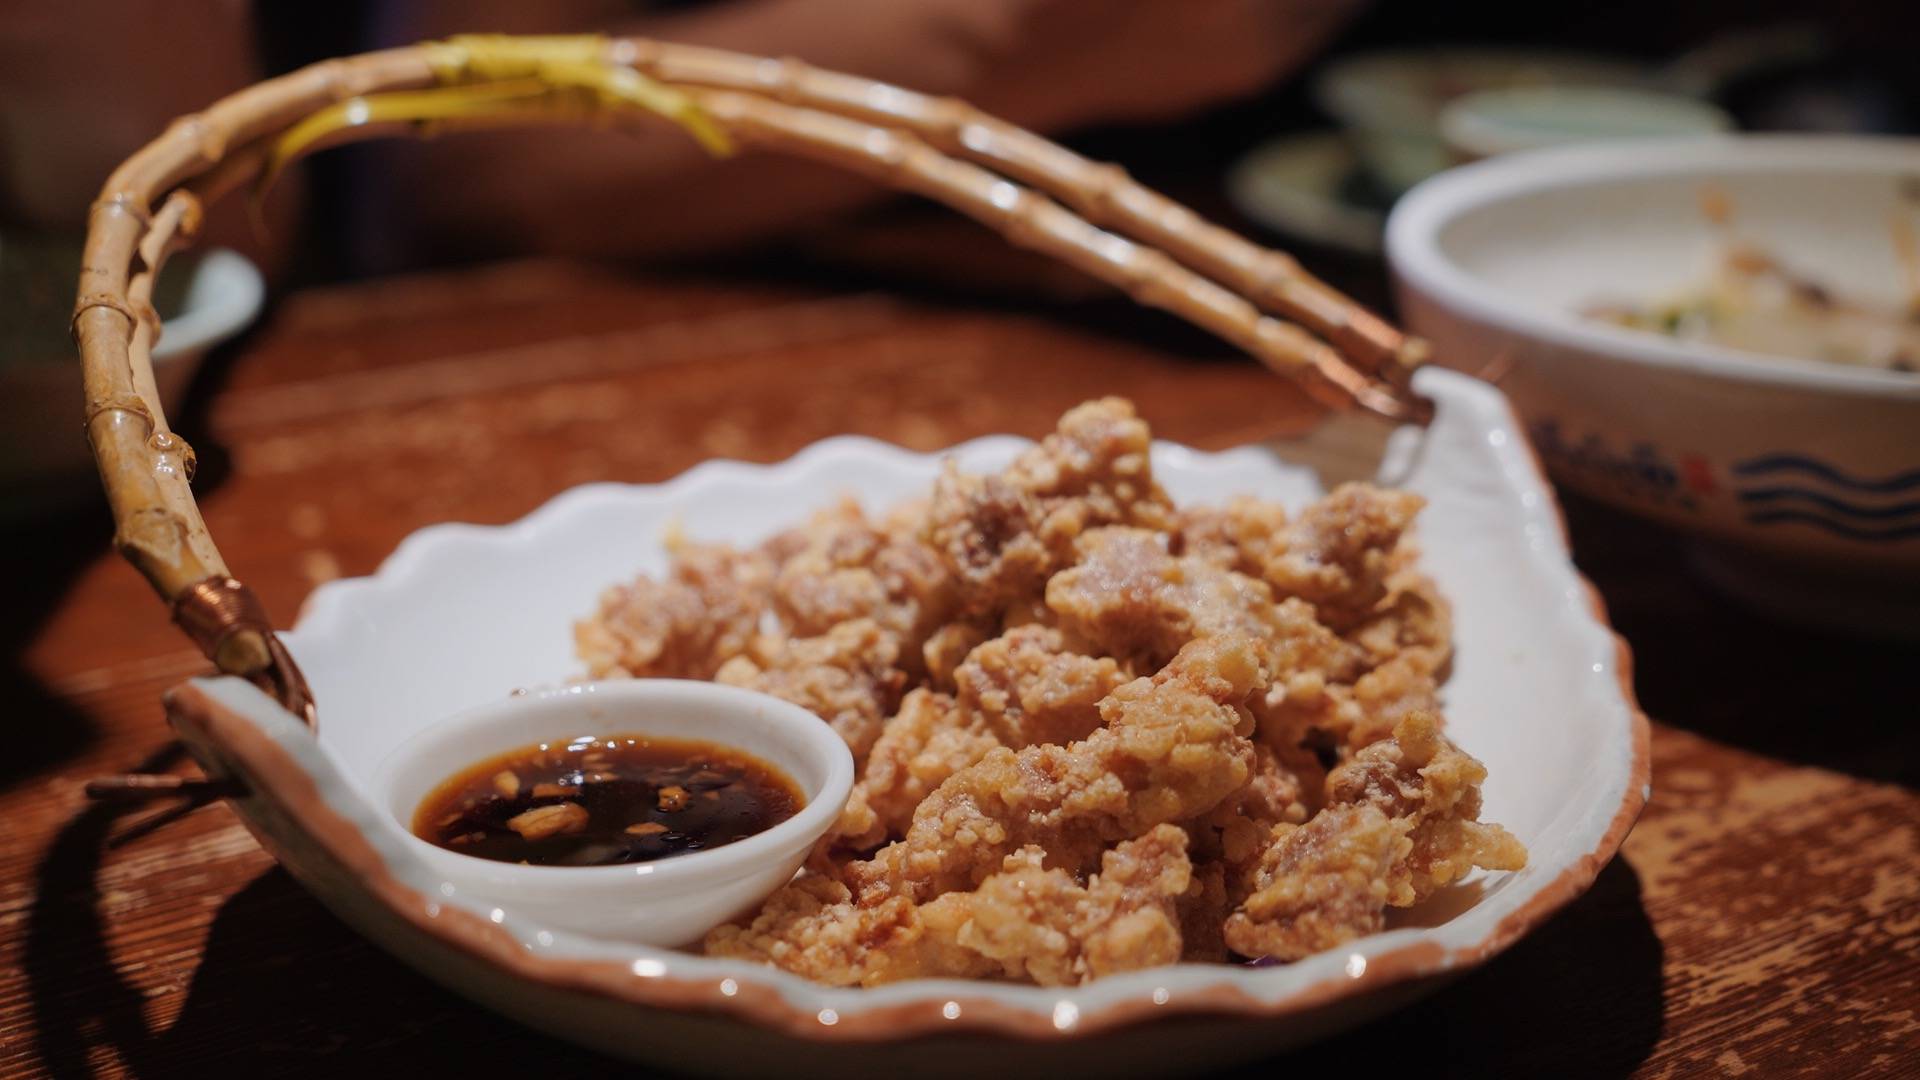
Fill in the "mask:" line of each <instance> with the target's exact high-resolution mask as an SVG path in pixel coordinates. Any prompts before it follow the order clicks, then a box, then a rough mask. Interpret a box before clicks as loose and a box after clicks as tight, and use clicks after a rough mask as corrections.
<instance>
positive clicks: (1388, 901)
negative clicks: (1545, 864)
mask: <svg viewBox="0 0 1920 1080" xmlns="http://www.w3.org/2000/svg"><path fill="white" fill-rule="evenodd" d="M1486 775H1487V770H1486V769H1485V768H1484V767H1483V766H1482V765H1481V764H1480V763H1479V762H1478V761H1475V760H1474V759H1473V758H1471V757H1469V756H1468V755H1467V754H1465V753H1463V752H1462V751H1461V750H1460V749H1459V748H1458V747H1456V746H1454V745H1453V744H1452V743H1451V742H1448V741H1447V740H1446V738H1445V737H1443V736H1442V735H1441V734H1440V730H1439V726H1438V723H1437V721H1436V719H1435V718H1434V716H1433V715H1432V714H1430V713H1424V712H1413V713H1409V714H1408V715H1407V716H1406V717H1405V718H1403V719H1402V720H1401V721H1400V723H1399V725H1398V726H1396V727H1395V728H1394V729H1393V734H1392V736H1391V737H1389V738H1387V739H1384V740H1382V741H1380V742H1378V743H1375V744H1374V745H1372V746H1370V747H1367V748H1366V749H1364V750H1362V751H1360V752H1359V753H1358V754H1356V755H1355V756H1354V758H1353V760H1352V761H1350V762H1348V763H1347V764H1345V765H1342V766H1340V767H1339V768H1338V769H1335V770H1334V771H1333V772H1332V773H1331V774H1329V775H1328V777H1327V796H1328V801H1329V803H1330V805H1329V806H1328V807H1327V808H1326V809H1325V810H1322V811H1321V812H1320V813H1318V814H1316V815H1314V817H1313V818H1312V820H1310V821H1308V822H1307V823H1306V824H1305V825H1297V826H1296V825H1290V824H1283V825H1279V826H1276V827H1275V828H1274V830H1273V834H1272V839H1271V843H1270V846H1269V847H1268V848H1267V850H1266V851H1265V852H1264V853H1263V854H1262V855H1261V857H1260V861H1259V864H1258V865H1257V866H1256V867H1254V869H1253V872H1252V874H1251V875H1250V877H1249V878H1248V879H1247V880H1246V881H1245V888H1244V891H1245V892H1246V894H1247V896H1246V899H1245V900H1244V901H1243V902H1242V903H1241V905H1240V907H1239V910H1237V911H1236V912H1234V914H1233V915H1232V916H1230V917H1229V918H1228V919H1227V924H1226V939H1227V944H1228V945H1229V946H1230V947H1231V948H1232V949H1233V951H1235V952H1237V953H1240V954H1241V955H1243V956H1272V957H1275V958H1276V959H1281V960H1297V959H1299V958H1300V957H1302V956H1308V955H1311V954H1312V953H1316V952H1319V951H1321V950H1323V949H1329V948H1332V947H1334V946H1336V945H1339V944H1341V943H1342V942H1345V941H1348V940H1351V939H1353V938H1356V937H1359V936H1361V935H1363V934H1371V933H1374V932H1376V931H1378V930H1379V929H1380V928H1381V927H1382V926H1383V925H1384V924H1385V918H1386V909H1387V908H1388V907H1390V906H1391V907H1407V906H1409V905H1412V904H1416V903H1419V902H1420V901H1422V900H1425V899H1426V898H1427V897H1429V896H1431V895H1433V893H1434V892H1435V891H1437V890H1438V889H1440V888H1441V887H1443V886H1445V885H1448V884H1451V883H1452V882H1454V881H1457V880H1459V879H1460V877H1462V876H1463V875H1464V874H1466V873H1467V871H1469V870H1471V869H1473V868H1474V867H1475V866H1479V867H1484V868H1486V869H1489V870H1518V869H1520V868H1521V867H1522V866H1525V865H1526V851H1525V850H1524V849H1523V848H1522V847H1521V846H1520V843H1519V841H1517V840H1515V839H1514V838H1513V836H1512V835H1511V834H1509V833H1508V832H1507V831H1506V830H1505V829H1502V828H1501V827H1500V826H1498V825H1490V824H1484V823H1482V822H1480V821H1478V820H1476V819H1477V817H1478V816H1479V813H1480V783H1481V781H1482V780H1484V779H1486Z"/></svg>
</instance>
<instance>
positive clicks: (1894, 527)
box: [1387, 135, 1920, 631]
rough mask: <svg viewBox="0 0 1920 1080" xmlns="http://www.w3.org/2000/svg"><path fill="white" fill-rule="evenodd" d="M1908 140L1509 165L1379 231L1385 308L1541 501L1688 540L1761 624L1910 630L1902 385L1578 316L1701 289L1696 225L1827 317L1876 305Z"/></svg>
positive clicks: (1596, 149)
mask: <svg viewBox="0 0 1920 1080" xmlns="http://www.w3.org/2000/svg"><path fill="white" fill-rule="evenodd" d="M1916 176H1920V141H1915V140H1901V139H1878V138H1852V137H1810V136H1735V135H1720V136H1706V137H1700V138H1682V139H1655V140H1646V141H1625V142H1607V143H1594V144H1583V145H1579V146H1572V147H1559V148H1554V149H1549V150H1540V151H1532V152H1525V153H1519V154H1511V155H1507V156H1504V157H1499V158H1493V159H1489V160H1487V161H1482V162H1478V163H1476V164H1473V165H1468V166H1465V167H1462V168H1459V169H1454V170H1451V171H1449V172H1446V173H1444V174H1442V175H1440V176H1436V177H1434V178H1433V179H1431V180H1429V181H1427V182H1426V183H1424V184H1422V185H1420V186H1419V187H1418V188H1415V189H1414V190H1413V191H1412V192H1410V193H1409V194H1408V195H1407V196H1406V197H1405V198H1404V199H1402V200H1401V201H1400V203H1399V205H1398V206H1396V207H1395V209H1394V212H1393V215H1392V217H1391V218H1390V219H1389V221H1388V225H1387V253H1388V258H1389V260H1390V261H1391V263H1392V267H1393V272H1394V277H1395V285H1396V289H1397V292H1398V299H1399V304H1400V311H1401V313H1402V315H1403V317H1404V318H1405V320H1406V322H1407V324H1408V325H1409V327H1410V328H1411V329H1412V330H1414V331H1415V332H1416V333H1418V334H1420V335H1422V336H1424V337H1426V338H1427V339H1428V340H1430V341H1431V342H1432V343H1433V346H1434V352H1435V355H1436V357H1437V358H1438V359H1439V360H1440V362H1442V363H1444V364H1446V365H1448V366H1450V367H1456V368H1460V369H1463V370H1467V371H1479V372H1487V373H1489V375H1490V376H1492V377H1495V378H1497V379H1498V381H1499V384H1500V388H1501V389H1502V390H1504V391H1506V393H1507V395H1508V396H1509V397H1510V398H1511V399H1512V401H1513V403H1514V406H1515V408H1516V409H1517V410H1518V411H1519V413H1520V415H1521V417H1522V418H1523V419H1524V420H1525V422H1526V424H1527V427H1528V431H1529V434H1530V435H1531V436H1532V439H1533V442H1534V445H1535V447H1536V448H1537V449H1538V451H1539V453H1540V455H1541V457H1542V459H1543V460H1544V461H1545V463H1546V465H1547V467H1548V469H1549V470H1550V471H1551V472H1552V473H1553V476H1554V478H1555V479H1556V480H1558V481H1559V482H1560V483H1562V484H1565V485H1567V486H1569V487H1572V488H1575V489H1577V490H1579V491H1581V492H1583V493H1585V494H1587V495H1590V496H1593V497H1595V498H1598V499H1601V500H1604V501H1607V502H1610V503H1613V504H1614V505H1616V506H1620V507H1623V508H1625V509H1628V510H1632V511H1635V512H1637V513H1641V514H1644V515H1646V516H1648V517H1651V518H1655V519H1658V520H1660V521H1663V522H1666V523H1667V524H1669V525H1673V526H1675V527H1677V528H1680V529H1684V530H1686V531H1688V532H1692V533H1695V534H1698V535H1700V536H1702V537H1704V538H1707V539H1709V540H1711V541H1712V543H1711V545H1710V546H1707V547H1703V548H1700V549H1699V554H1700V555H1702V556H1703V557H1704V558H1703V561H1702V564H1701V565H1702V566H1703V568H1705V569H1706V570H1708V572H1709V573H1710V574H1712V576H1714V577H1715V578H1716V580H1718V581H1719V582H1720V583H1721V584H1723V585H1726V586H1728V587H1730V588H1732V589H1733V590H1734V591H1736V592H1739V593H1741V594H1743V595H1745V596H1746V597H1747V598H1748V599H1749V600H1751V601H1753V602H1755V603H1757V604H1758V605H1759V606H1761V607H1764V608H1769V609H1772V610H1774V611H1776V612H1777V613H1780V614H1784V615H1790V616H1793V617H1796V618H1802V619H1811V620H1812V621H1819V622H1828V623H1835V624H1840V625H1846V626H1849V627H1852V628H1855V629H1873V628H1876V627H1879V628H1891V629H1894V630H1896V631H1898V630H1899V629H1900V628H1901V627H1902V626H1906V627H1909V628H1911V627H1912V626H1914V625H1920V623H1916V621H1915V619H1914V614H1915V612H1916V611H1920V374H1911V373H1902V372H1895V371H1882V370H1873V369H1867V368H1860V367H1850V366H1846V365H1841V364H1834V363H1827V362H1822V361H1819V360H1795V359H1791V358H1782V357H1773V356H1759V355H1755V354H1752V353H1748V352H1743V351H1739V350H1735V349H1731V348H1725V347H1721V346H1716V345H1711V344H1705V343H1700V342H1692V341H1679V340H1675V339H1672V338H1668V337H1664V336H1662V335H1659V334H1655V333H1649V332H1645V331H1640V330H1634V329H1629V328H1625V327H1620V326H1615V325H1611V324H1609V323H1604V322H1601V321H1598V320H1596V319H1593V318H1591V317H1589V316H1587V315H1585V314H1583V312H1584V311H1586V310H1587V309H1589V308H1591V307H1592V306H1593V305H1595V304H1599V303H1609V302H1611V303H1620V302H1640V301H1649V302H1657V301H1660V300H1662V299H1664V298H1667V297H1669V296H1671V295H1673V294H1674V293H1676V292H1682V291H1685V290H1687V289H1690V288H1697V287H1698V286H1699V285H1701V284H1703V283H1705V282H1706V281H1707V280H1708V279H1709V278H1710V276H1711V275H1712V273H1713V272H1714V270H1715V268H1716V265H1717V263H1718V261H1719V260H1720V258H1721V257H1722V254H1723V252H1724V245H1725V240H1724V238H1723V237H1722V236H1721V235H1719V234H1717V233H1716V231H1715V229H1714V227H1713V225H1712V223H1711V222H1709V221H1708V220H1707V217H1706V214H1705V212H1704V211H1703V209H1702V193H1703V192H1704V191H1706V190H1707V189H1708V188H1709V187H1712V188H1716V189H1718V190H1719V191H1720V192H1723V193H1725V195H1726V196H1727V197H1728V198H1729V199H1730V201H1731V204H1732V208H1733V219H1732V227H1733V232H1734V234H1735V235H1736V236H1737V237H1738V238H1739V239H1740V240H1741V241H1742V242H1744V243H1747V244H1752V245H1755V246H1758V247H1760V248H1761V249H1763V250H1765V251H1767V252H1769V253H1771V254H1773V255H1774V256H1776V257H1778V258H1780V259H1781V260H1783V261H1784V262H1785V263H1786V265H1787V266H1788V267H1790V268H1791V269H1793V270H1794V271H1796V272H1798V273H1800V274H1803V275H1805V276H1807V277H1809V278H1811V279H1812V280H1814V281H1817V282H1820V283H1822V284H1823V285H1824V286H1826V287H1827V288H1828V289H1829V290H1830V291H1832V293H1833V294H1834V295H1836V296H1839V297H1841V298H1844V299H1849V300H1855V301H1858V302H1862V303H1870V304H1875V305H1880V306H1885V307H1890V308H1898V307H1899V306H1900V305H1902V304H1904V303H1905V302H1907V300H1908V299H1909V298H1908V297H1907V296H1905V295H1904V294H1903V290H1904V289H1905V287H1906V276H1905V274H1904V272H1903V268H1902V267H1901V266H1900V264H1899V262H1898V259H1897V256H1896V252H1895V247H1894V238H1893V228H1892V221H1893V218H1894V216H1895V215H1896V214H1902V213H1906V214H1913V213H1916V210H1915V208H1914V207H1913V206H1912V205H1911V203H1910V201H1909V200H1908V198H1907V196H1906V195H1905V194H1904V193H1903V186H1905V185H1910V184H1911V183H1912V182H1913V178H1914V177H1916Z"/></svg>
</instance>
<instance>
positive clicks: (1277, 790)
mask: <svg viewBox="0 0 1920 1080" xmlns="http://www.w3.org/2000/svg"><path fill="white" fill-rule="evenodd" d="M1317 764H1318V763H1317V762H1311V761H1310V760H1309V761H1308V762H1305V763H1301V765H1299V766H1296V765H1292V764H1289V763H1287V762H1285V761H1283V760H1282V759H1281V757H1280V756H1279V755H1278V754H1277V753H1276V752H1275V751H1274V749H1273V748H1272V747H1270V746H1268V745H1266V744H1264V743H1260V742H1256V743H1254V746H1253V770H1252V773H1251V775H1249V776H1248V778H1247V783H1246V786H1245V787H1243V788H1241V789H1240V790H1239V791H1236V792H1234V793H1233V794H1232V795H1231V796H1229V797H1228V798H1226V799H1225V800H1222V801H1221V803H1220V805H1218V806H1216V807H1214V808H1213V811H1212V812H1211V813H1209V814H1207V815H1206V816H1205V817H1202V818H1199V819H1197V820H1196V821H1195V822H1193V823H1192V824H1191V825H1190V826H1189V827H1190V828H1194V829H1198V828H1201V827H1205V828H1210V829H1212V830H1213V843H1212V844H1211V845H1209V848H1210V850H1213V851H1217V852H1218V854H1219V857H1220V858H1221V859H1222V860H1223V861H1224V862H1225V864H1226V865H1227V866H1228V867H1229V868H1230V869H1233V870H1237V871H1244V870H1246V869H1247V868H1249V867H1251V866H1252V865H1253V863H1254V862H1256V861H1258V859H1259V858H1260V853H1261V852H1262V851H1263V850H1265V848H1266V847H1267V845H1268V843H1269V842H1270V838H1271V835H1272V832H1273V827H1274V826H1276V825H1282V824H1288V825H1298V824H1301V823H1303V822H1305V821H1306V820H1307V819H1308V818H1309V817H1311V816H1312V813H1313V811H1314V809H1316V808H1317V807H1316V806H1315V805H1311V804H1317V803H1318V802H1319V801H1320V798H1319V793H1318V791H1316V790H1314V788H1315V787H1316V786H1317V784H1316V783H1315V782H1319V783H1324V778H1323V774H1322V773H1321V772H1320V770H1319V769H1318V768H1317Z"/></svg>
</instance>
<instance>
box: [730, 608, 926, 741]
mask: <svg viewBox="0 0 1920 1080" xmlns="http://www.w3.org/2000/svg"><path fill="white" fill-rule="evenodd" d="M760 644H761V646H762V649H761V652H760V655H758V656H737V657H734V658H733V659H732V660H729V661H727V662H726V664H724V665H722V666H721V668H720V670H719V671H718V672H716V673H715V674H714V681H715V682H722V683H726V684H727V685H729V686H743V687H746V688H747V689H749V690H758V691H760V692H762V693H766V694H772V695H773V696H774V697H777V698H783V699H785V700H787V701H791V702H793V703H794V704H795V705H798V706H800V707H801V708H803V709H806V710H808V711H810V712H812V713H813V714H814V715H816V716H818V717H820V718H821V719H822V720H825V721H826V722H827V723H829V724H831V725H833V729H834V730H835V731H837V732H839V733H840V737H841V738H843V739H845V740H846V741H847V746H848V747H849V748H850V749H851V750H852V751H853V756H854V758H855V759H856V760H859V759H863V758H865V757H866V754H867V751H868V750H869V749H871V748H872V747H873V743H874V740H875V739H877V738H879V736H880V729H881V726H882V725H883V724H884V723H885V720H886V717H887V716H888V715H890V714H891V713H892V712H893V711H894V704H895V702H897V701H898V700H899V694H900V687H901V685H902V676H901V673H900V672H899V670H898V668H897V666H896V661H897V660H898V658H899V655H900V646H899V643H898V641H897V640H896V639H895V638H894V637H893V635H891V634H889V633H888V632H887V631H886V630H884V629H883V628H882V627H881V626H880V624H879V623H876V622H874V621H873V620H872V619H855V620H853V621H851V622H844V623H840V624H839V625H837V626H835V627H833V628H832V629H831V630H829V631H827V632H826V633H825V634H821V635H820V636H818V637H810V638H795V639H792V640H786V641H781V640H774V641H771V642H768V641H765V640H764V639H763V640H762V642H761V643H760Z"/></svg>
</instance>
